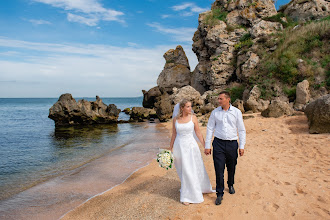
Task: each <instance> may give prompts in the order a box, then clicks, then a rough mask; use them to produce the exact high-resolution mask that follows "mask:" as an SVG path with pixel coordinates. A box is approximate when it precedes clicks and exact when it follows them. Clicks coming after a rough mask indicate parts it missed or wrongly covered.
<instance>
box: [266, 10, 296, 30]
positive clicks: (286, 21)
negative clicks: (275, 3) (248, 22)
mask: <svg viewBox="0 0 330 220" xmlns="http://www.w3.org/2000/svg"><path fill="white" fill-rule="evenodd" d="M263 20H265V21H272V22H279V23H281V24H282V25H283V27H284V28H287V27H290V26H295V25H297V24H298V23H297V22H294V21H293V20H292V19H291V18H290V17H287V16H285V15H284V14H283V13H282V12H279V13H277V14H276V15H274V16H271V17H265V18H263Z"/></svg>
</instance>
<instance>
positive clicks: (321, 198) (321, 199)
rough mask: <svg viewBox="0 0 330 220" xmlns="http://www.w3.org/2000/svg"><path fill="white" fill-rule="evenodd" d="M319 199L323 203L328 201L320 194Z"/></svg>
mask: <svg viewBox="0 0 330 220" xmlns="http://www.w3.org/2000/svg"><path fill="white" fill-rule="evenodd" d="M317 201H319V202H322V203H327V202H326V201H325V200H324V198H323V197H321V196H318V197H317Z"/></svg>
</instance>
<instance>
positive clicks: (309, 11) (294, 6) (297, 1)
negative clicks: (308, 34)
mask: <svg viewBox="0 0 330 220" xmlns="http://www.w3.org/2000/svg"><path fill="white" fill-rule="evenodd" d="M281 11H283V12H284V14H285V15H287V16H289V17H291V18H292V19H294V20H296V21H309V20H315V19H319V18H324V17H327V16H329V15H330V2H329V1H328V0H292V1H291V2H290V3H289V4H287V5H285V6H283V8H282V9H281Z"/></svg>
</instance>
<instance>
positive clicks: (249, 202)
mask: <svg viewBox="0 0 330 220" xmlns="http://www.w3.org/2000/svg"><path fill="white" fill-rule="evenodd" d="M252 115H253V116H254V118H250V119H246V120H244V123H245V126H246V129H247V137H248V138H247V145H246V150H245V155H244V156H243V157H239V159H238V164H237V169H236V181H235V182H236V184H235V189H236V194H234V195H230V194H229V193H228V189H227V188H225V195H224V200H223V204H221V205H220V206H216V205H214V200H215V198H216V194H215V193H211V194H204V202H203V203H200V204H190V205H189V206H183V205H182V204H181V203H180V202H179V197H180V195H179V189H180V181H179V179H178V176H177V174H176V171H175V168H174V169H171V170H165V169H162V168H159V167H158V164H157V162H156V161H152V162H151V163H150V164H149V165H147V166H145V167H143V168H141V169H139V170H138V171H136V172H135V173H133V174H132V175H131V176H130V177H129V178H127V179H126V181H125V182H123V183H122V184H120V185H118V186H116V187H115V188H113V189H112V190H109V191H107V192H104V193H103V194H102V195H98V196H95V197H93V198H91V199H90V200H88V201H86V202H85V203H84V204H82V205H80V206H79V207H76V208H75V209H73V210H71V211H70V212H68V213H66V215H64V216H62V218H61V219H65V220H67V219H127V218H130V219H155V218H157V219H217V218H222V219H234V220H235V219H237V220H238V219H242V218H244V219H264V218H267V219H283V218H287V219H315V218H318V219H327V218H329V216H330V211H329V208H328V204H329V201H330V188H329V186H328V182H329V169H327V168H326V167H328V166H329V165H330V160H329V153H328V149H327V143H328V142H329V141H330V135H329V134H320V135H313V134H309V133H308V126H307V119H306V117H305V116H304V115H296V116H290V117H281V118H263V117H261V116H260V113H255V114H252ZM164 124H165V126H166V128H167V129H168V130H169V132H170V128H171V123H170V122H167V123H164ZM201 131H202V133H203V136H204V137H205V133H206V128H205V127H201ZM200 147H201V146H200ZM306 148H308V149H306ZM200 149H201V148H200ZM309 151H310V152H309ZM202 157H203V160H204V164H205V167H206V170H207V173H208V174H209V177H210V180H211V184H212V186H213V189H214V188H215V174H214V168H213V160H212V158H211V157H210V156H205V155H204V154H202ZM226 178H227V177H226V172H225V180H226Z"/></svg>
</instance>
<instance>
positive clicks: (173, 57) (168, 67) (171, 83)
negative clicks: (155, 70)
mask: <svg viewBox="0 0 330 220" xmlns="http://www.w3.org/2000/svg"><path fill="white" fill-rule="evenodd" d="M164 58H165V60H166V64H165V66H164V69H163V71H162V72H161V73H160V74H159V76H158V79H157V85H158V88H159V89H160V90H161V91H162V92H167V93H172V89H173V87H176V88H181V87H183V86H186V85H189V84H190V78H191V74H190V66H189V62H188V58H187V56H186V54H185V52H184V50H183V48H182V47H181V46H180V45H179V46H177V47H176V49H175V50H173V49H170V50H168V51H167V52H166V53H165V54H164Z"/></svg>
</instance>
